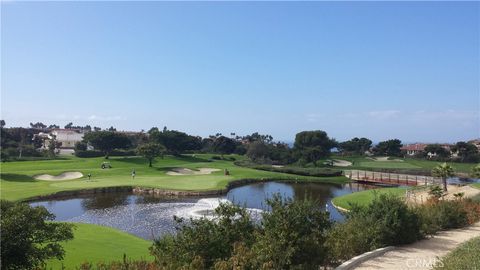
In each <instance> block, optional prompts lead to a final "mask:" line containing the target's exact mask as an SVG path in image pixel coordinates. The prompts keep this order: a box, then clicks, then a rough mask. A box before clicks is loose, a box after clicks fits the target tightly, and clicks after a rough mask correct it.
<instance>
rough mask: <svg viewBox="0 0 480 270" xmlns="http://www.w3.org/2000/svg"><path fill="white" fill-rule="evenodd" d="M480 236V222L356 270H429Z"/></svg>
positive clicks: (381, 257) (411, 245) (412, 246)
mask: <svg viewBox="0 0 480 270" xmlns="http://www.w3.org/2000/svg"><path fill="white" fill-rule="evenodd" d="M477 236H480V222H479V223H476V224H474V225H472V226H470V227H467V228H464V229H456V230H449V231H443V232H440V233H438V234H437V235H435V237H434V238H430V239H425V240H422V241H418V242H415V243H413V244H410V245H405V246H401V247H397V248H396V249H395V250H392V251H389V252H387V253H385V254H384V255H382V256H380V257H377V258H374V259H371V260H368V261H365V262H364V263H362V264H360V265H359V266H357V267H356V268H354V269H356V270H366V269H388V270H404V269H405V270H412V269H415V270H423V269H425V270H427V269H431V267H432V265H433V264H435V263H438V262H439V259H438V258H439V257H443V256H445V255H446V254H447V253H448V252H450V251H451V250H453V249H455V248H456V247H457V246H458V245H459V244H461V243H463V242H466V241H468V240H470V239H472V238H474V237H477Z"/></svg>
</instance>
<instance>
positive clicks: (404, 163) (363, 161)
mask: <svg viewBox="0 0 480 270" xmlns="http://www.w3.org/2000/svg"><path fill="white" fill-rule="evenodd" d="M331 159H339V160H347V161H350V162H353V165H352V166H349V167H340V168H344V169H366V170H368V169H371V170H375V169H382V168H385V169H408V170H423V171H430V170H431V169H433V168H434V167H435V166H437V165H438V164H441V163H442V162H438V161H430V160H421V159H413V158H395V159H394V160H388V161H381V160H373V159H371V158H367V157H363V156H353V157H350V156H345V157H344V156H332V157H331ZM448 164H450V165H451V166H452V167H453V168H454V169H455V171H456V172H461V173H469V172H470V171H471V169H472V167H473V166H475V165H476V164H475V163H458V162H448Z"/></svg>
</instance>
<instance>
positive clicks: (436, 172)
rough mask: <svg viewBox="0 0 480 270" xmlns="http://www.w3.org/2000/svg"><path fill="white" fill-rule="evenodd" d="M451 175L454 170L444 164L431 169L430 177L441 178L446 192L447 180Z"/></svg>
mask: <svg viewBox="0 0 480 270" xmlns="http://www.w3.org/2000/svg"><path fill="white" fill-rule="evenodd" d="M453 175H454V170H453V168H452V166H450V165H448V164H447V163H446V162H445V163H443V164H441V165H438V166H436V167H435V168H433V169H432V176H435V177H440V178H442V182H443V190H444V191H447V178H449V177H452V176H453Z"/></svg>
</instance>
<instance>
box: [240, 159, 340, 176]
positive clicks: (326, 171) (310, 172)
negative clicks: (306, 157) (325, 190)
mask: <svg viewBox="0 0 480 270" xmlns="http://www.w3.org/2000/svg"><path fill="white" fill-rule="evenodd" d="M234 164H235V165H237V166H241V167H247V168H251V169H256V170H263V171H270V172H279V173H288V174H296V175H302V176H316V177H332V176H341V175H342V171H341V170H336V169H331V168H301V167H290V166H288V167H272V166H271V165H262V164H256V163H252V162H249V161H236V162H234Z"/></svg>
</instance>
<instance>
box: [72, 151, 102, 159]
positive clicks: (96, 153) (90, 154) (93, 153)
mask: <svg viewBox="0 0 480 270" xmlns="http://www.w3.org/2000/svg"><path fill="white" fill-rule="evenodd" d="M75 156H76V157H80V158H91V157H103V156H104V154H103V152H102V151H96V150H91V151H82V150H76V151H75Z"/></svg>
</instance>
